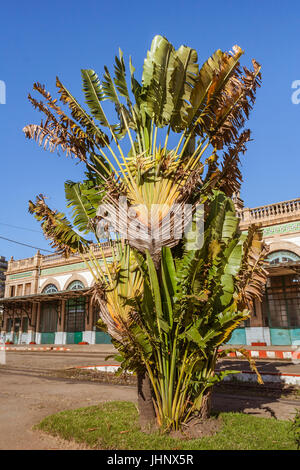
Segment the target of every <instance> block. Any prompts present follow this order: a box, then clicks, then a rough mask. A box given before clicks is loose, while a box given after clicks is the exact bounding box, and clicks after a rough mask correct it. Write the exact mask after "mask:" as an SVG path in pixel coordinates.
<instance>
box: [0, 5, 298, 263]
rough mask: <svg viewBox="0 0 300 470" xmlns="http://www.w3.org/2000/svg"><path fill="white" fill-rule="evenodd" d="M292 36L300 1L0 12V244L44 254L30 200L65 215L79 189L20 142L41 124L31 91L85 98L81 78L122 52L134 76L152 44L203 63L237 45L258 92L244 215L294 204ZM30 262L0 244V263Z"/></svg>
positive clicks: (49, 157)
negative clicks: (69, 190) (258, 78)
mask: <svg viewBox="0 0 300 470" xmlns="http://www.w3.org/2000/svg"><path fill="white" fill-rule="evenodd" d="M299 27H300V2H299V1H298V0H289V1H287V2H283V1H275V0H264V1H261V0H254V1H251V2H246V1H237V0H232V1H230V0H229V1H227V0H215V1H214V2H207V1H200V0H190V1H189V2H184V1H176V0H172V1H171V0H165V1H158V0H152V1H151V2H140V1H136V0H134V1H132V0H131V1H124V0H115V1H114V2H107V1H106V2H104V1H101V0H98V1H96V0H85V1H84V2H79V1H77V2H76V1H70V0H64V1H61V0H60V1H58V0H51V2H41V1H32V0H28V1H27V2H21V1H20V0H19V1H15V2H5V3H4V2H2V4H1V28H0V44H1V48H0V64H1V67H0V80H3V81H5V83H6V92H7V96H6V100H7V101H6V104H5V105H0V143H1V147H0V153H1V179H0V181H1V182H0V201H1V211H0V235H1V236H3V237H6V238H12V239H14V240H18V241H20V242H23V243H27V244H31V245H34V246H38V247H41V248H46V249H47V248H49V245H48V243H47V241H46V240H45V239H44V237H43V235H42V233H41V230H40V228H39V224H38V223H37V221H35V219H34V218H33V217H32V216H31V215H30V214H29V213H28V211H27V207H28V200H29V199H33V198H34V197H35V196H36V195H37V194H39V193H43V194H45V195H47V196H49V200H48V202H49V205H50V206H51V207H55V208H58V209H60V210H63V211H64V210H65V206H64V187H63V183H64V181H65V180H66V179H73V180H75V181H76V180H79V179H80V177H81V175H82V171H83V168H82V167H81V166H80V165H76V164H75V162H74V161H72V160H70V159H66V158H65V156H61V157H58V156H57V155H56V154H50V153H48V152H45V151H43V150H42V149H40V148H39V147H38V146H37V145H36V144H35V143H34V142H32V141H28V140H26V139H25V137H24V135H23V133H22V128H23V127H24V125H26V124H29V123H38V122H39V121H40V118H41V115H40V114H39V113H38V112H37V111H34V110H33V108H32V107H31V105H30V103H29V102H28V100H27V94H28V92H29V91H31V90H32V84H33V83H34V82H35V81H38V82H40V83H44V84H45V85H46V88H47V89H49V91H52V92H55V77H56V75H58V76H59V78H60V79H61V81H62V82H63V83H64V84H65V85H66V86H67V87H68V88H69V89H70V91H71V92H73V94H74V95H75V96H77V97H82V91H81V77H80V69H81V68H93V69H95V70H96V71H97V72H98V74H99V75H100V74H102V71H103V65H105V64H106V65H107V66H109V67H110V68H112V64H113V58H114V55H115V54H116V53H117V52H118V48H119V47H121V49H122V50H123V52H124V54H125V59H127V58H128V55H131V56H132V58H133V62H134V65H135V66H136V68H137V71H138V72H140V71H141V67H142V64H143V59H144V57H145V55H146V51H147V49H148V48H149V47H150V44H151V40H152V38H153V36H154V35H156V34H161V35H164V36H166V37H167V38H168V40H169V41H171V42H172V43H173V44H174V46H175V47H179V46H180V45H181V44H186V45H188V46H190V47H193V48H195V49H196V50H197V51H198V54H199V62H200V63H202V62H203V61H204V60H206V59H207V58H208V56H209V55H211V53H212V52H213V51H214V50H215V49H217V48H220V49H222V50H230V49H231V47H232V46H233V45H234V44H238V45H239V46H241V47H242V48H243V49H244V50H245V55H244V58H243V61H242V63H243V64H245V65H248V66H250V65H251V59H252V58H253V57H254V58H255V59H256V60H257V61H258V62H260V63H261V64H262V75H263V81H262V87H261V89H259V90H258V93H257V101H256V105H255V109H254V110H253V111H252V114H251V117H250V121H249V124H248V126H249V127H250V129H251V130H252V138H253V139H254V141H253V142H251V143H250V144H249V146H248V152H247V154H246V155H245V156H244V159H243V175H244V184H243V188H242V197H243V199H244V200H245V205H247V206H249V207H255V206H258V205H263V204H268V203H272V202H277V201H282V200H287V199H292V198H296V197H299V196H300V190H299V175H300V150H299V140H300V104H299V105H294V104H292V102H291V95H292V91H293V90H292V88H291V84H292V82H293V81H294V80H300V60H299V59H300V43H299V32H300V28H299ZM137 78H139V73H138V74H137ZM4 224H10V225H15V226H19V227H25V228H28V229H31V230H34V231H28V230H21V229H17V228H12V227H8V226H7V225H4ZM34 253H35V250H34V249H31V248H26V247H22V246H19V245H15V244H12V243H10V242H6V241H4V240H1V239H0V255H4V256H6V257H7V258H10V257H11V256H12V255H13V256H14V258H15V259H18V258H23V257H29V256H33V255H34Z"/></svg>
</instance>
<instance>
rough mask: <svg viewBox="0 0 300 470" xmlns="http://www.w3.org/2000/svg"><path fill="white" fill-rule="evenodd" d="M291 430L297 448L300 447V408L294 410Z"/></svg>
mask: <svg viewBox="0 0 300 470" xmlns="http://www.w3.org/2000/svg"><path fill="white" fill-rule="evenodd" d="M291 431H292V433H293V434H294V441H295V443H296V445H297V450H299V449H300V409H298V410H296V414H295V416H294V420H293V422H292V425H291Z"/></svg>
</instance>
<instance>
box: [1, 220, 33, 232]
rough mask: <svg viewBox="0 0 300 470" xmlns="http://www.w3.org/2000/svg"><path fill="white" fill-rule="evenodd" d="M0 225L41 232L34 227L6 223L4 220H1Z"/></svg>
mask: <svg viewBox="0 0 300 470" xmlns="http://www.w3.org/2000/svg"><path fill="white" fill-rule="evenodd" d="M0 225H6V226H7V227H13V228H19V229H21V230H28V231H29V232H36V233H41V232H40V230H34V229H32V228H26V227H20V226H18V225H11V224H5V223H4V222H0Z"/></svg>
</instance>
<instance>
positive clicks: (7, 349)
mask: <svg viewBox="0 0 300 470" xmlns="http://www.w3.org/2000/svg"><path fill="white" fill-rule="evenodd" d="M0 351H71V349H69V348H63V347H57V348H56V347H55V348H52V347H48V348H47V347H41V348H22V347H21V348H20V347H19V348H14V347H11V346H0Z"/></svg>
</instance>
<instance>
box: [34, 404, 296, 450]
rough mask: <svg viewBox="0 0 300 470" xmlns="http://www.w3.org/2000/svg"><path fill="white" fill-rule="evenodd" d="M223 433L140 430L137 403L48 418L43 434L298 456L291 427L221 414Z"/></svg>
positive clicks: (114, 443) (95, 443)
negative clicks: (187, 435)
mask: <svg viewBox="0 0 300 470" xmlns="http://www.w3.org/2000/svg"><path fill="white" fill-rule="evenodd" d="M219 416H220V417H221V419H222V423H223V424H222V427H221V428H220V431H219V432H218V433H217V434H215V435H214V436H211V437H203V438H201V439H192V440H182V439H173V438H171V437H169V436H168V435H161V434H160V433H159V432H155V433H153V434H144V433H142V432H141V431H140V430H139V426H138V413H137V410H136V407H135V405H134V404H133V403H130V402H126V401H122V402H121V401H115V402H108V403H101V404H100V405H98V406H90V407H88V408H79V409H77V410H68V411H63V412H60V413H57V414H55V415H51V416H48V417H47V418H45V419H44V420H43V421H42V422H41V423H40V424H39V425H37V426H36V428H37V429H40V430H42V431H44V432H47V433H49V434H52V435H54V436H59V437H61V438H63V439H66V440H75V441H76V442H79V443H84V444H85V445H87V446H89V447H91V448H96V449H114V450H116V449H129V450H142V449H149V450H167V449H170V450H174V449H179V450H185V449H186V450H294V449H296V444H295V443H294V440H293V434H292V432H291V423H290V422H288V421H278V420H276V419H274V418H260V417H255V416H250V415H246V414H243V413H220V415H219Z"/></svg>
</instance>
